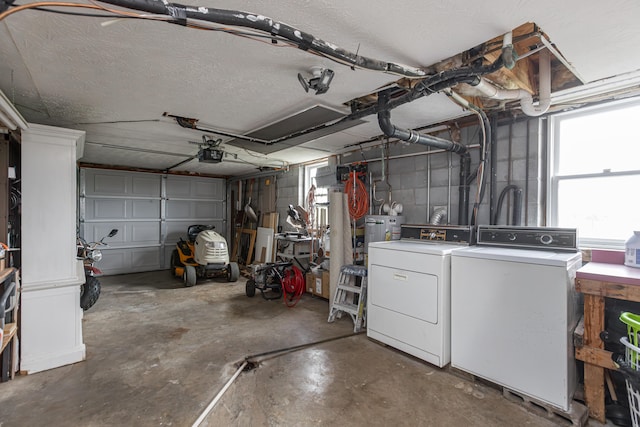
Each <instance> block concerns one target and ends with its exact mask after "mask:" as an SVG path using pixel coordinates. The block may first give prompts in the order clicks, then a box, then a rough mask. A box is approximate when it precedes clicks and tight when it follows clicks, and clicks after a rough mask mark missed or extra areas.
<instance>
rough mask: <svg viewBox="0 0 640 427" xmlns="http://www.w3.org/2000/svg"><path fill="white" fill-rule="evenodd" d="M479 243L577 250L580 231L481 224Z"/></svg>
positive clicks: (525, 247)
mask: <svg viewBox="0 0 640 427" xmlns="http://www.w3.org/2000/svg"><path fill="white" fill-rule="evenodd" d="M478 245H484V246H504V247H515V248H523V249H543V250H544V249H548V250H554V251H571V252H575V251H577V250H578V232H577V230H576V229H575V228H551V227H509V226H493V225H479V226H478Z"/></svg>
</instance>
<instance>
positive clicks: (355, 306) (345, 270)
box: [328, 265, 367, 332]
mask: <svg viewBox="0 0 640 427" xmlns="http://www.w3.org/2000/svg"><path fill="white" fill-rule="evenodd" d="M357 277H361V278H362V280H361V281H360V286H358V285H357V283H356V282H357V280H356V278H357ZM366 301H367V267H364V266H362V265H343V266H342V267H340V276H339V277H338V286H337V288H336V293H335V296H334V298H333V305H332V306H331V311H330V313H329V319H328V322H329V323H331V322H333V321H334V320H336V318H340V317H342V313H347V314H348V315H349V316H351V319H352V320H353V332H360V331H361V330H362V328H363V327H365V326H366V320H365V319H366V313H365V306H366Z"/></svg>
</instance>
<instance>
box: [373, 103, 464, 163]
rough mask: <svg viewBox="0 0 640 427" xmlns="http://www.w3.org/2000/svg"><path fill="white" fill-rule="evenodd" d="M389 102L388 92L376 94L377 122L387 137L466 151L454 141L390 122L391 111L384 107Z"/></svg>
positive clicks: (448, 149)
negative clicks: (402, 127)
mask: <svg viewBox="0 0 640 427" xmlns="http://www.w3.org/2000/svg"><path fill="white" fill-rule="evenodd" d="M388 102H389V94H388V93H386V92H383V93H381V94H379V95H378V107H379V111H378V124H379V125H380V129H381V130H382V132H384V134H385V135H386V136H388V137H389V138H396V139H399V140H401V141H407V142H410V143H412V144H422V145H427V146H429V147H435V148H441V149H443V150H447V151H451V152H454V153H458V154H462V153H465V152H466V151H467V147H466V146H464V145H462V144H458V143H456V142H452V141H448V140H446V139H443V138H438V137H436V136H431V135H424V134H421V133H419V132H416V131H415V130H412V129H400V128H398V127H396V126H394V125H393V124H392V123H391V111H390V110H389V109H388V108H387V107H386V106H387V103H388Z"/></svg>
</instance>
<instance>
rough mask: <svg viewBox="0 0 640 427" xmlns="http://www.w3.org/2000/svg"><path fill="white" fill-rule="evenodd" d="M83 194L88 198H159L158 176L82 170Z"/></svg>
mask: <svg viewBox="0 0 640 427" xmlns="http://www.w3.org/2000/svg"><path fill="white" fill-rule="evenodd" d="M83 175H84V192H85V194H86V195H90V196H129V197H136V196H137V197H160V188H161V177H160V176H159V175H152V174H143V173H135V172H120V171H105V170H100V169H83Z"/></svg>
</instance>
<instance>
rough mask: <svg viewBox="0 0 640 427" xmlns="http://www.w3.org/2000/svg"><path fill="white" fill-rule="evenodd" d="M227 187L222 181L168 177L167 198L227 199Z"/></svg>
mask: <svg viewBox="0 0 640 427" xmlns="http://www.w3.org/2000/svg"><path fill="white" fill-rule="evenodd" d="M225 192H226V186H225V183H224V180H222V179H211V178H192V177H181V176H168V177H167V198H169V199H171V198H187V199H210V200H219V201H222V200H224V199H225V196H226V194H225Z"/></svg>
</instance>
